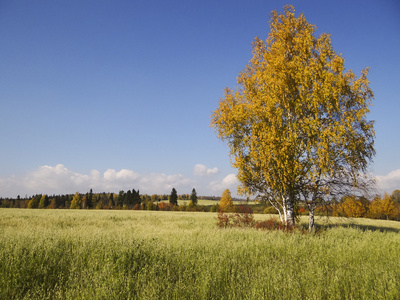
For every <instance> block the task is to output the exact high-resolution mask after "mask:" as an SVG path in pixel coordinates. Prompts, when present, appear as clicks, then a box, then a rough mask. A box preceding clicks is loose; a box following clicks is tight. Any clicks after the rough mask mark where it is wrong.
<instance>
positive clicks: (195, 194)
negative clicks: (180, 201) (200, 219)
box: [190, 188, 197, 206]
mask: <svg viewBox="0 0 400 300" xmlns="http://www.w3.org/2000/svg"><path fill="white" fill-rule="evenodd" d="M190 201H192V204H193V205H194V206H196V205H197V192H196V189H195V188H193V190H192V194H191V195H190Z"/></svg>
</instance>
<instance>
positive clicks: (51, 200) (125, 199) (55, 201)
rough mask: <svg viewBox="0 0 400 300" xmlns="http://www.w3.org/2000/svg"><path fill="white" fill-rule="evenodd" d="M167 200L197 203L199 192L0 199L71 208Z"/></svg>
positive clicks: (130, 206) (131, 205)
mask: <svg viewBox="0 0 400 300" xmlns="http://www.w3.org/2000/svg"><path fill="white" fill-rule="evenodd" d="M165 200H167V201H168V202H169V203H170V204H171V205H172V206H174V205H175V206H177V205H178V200H190V205H191V206H196V205H197V200H198V197H197V192H196V189H194V188H193V190H192V193H191V194H190V195H188V194H184V195H178V193H177V191H176V189H175V188H173V189H172V191H171V194H170V195H157V194H153V195H151V196H150V195H147V194H144V195H140V192H139V190H137V191H136V190H135V189H132V190H128V191H126V192H125V191H123V190H121V191H119V193H118V194H115V193H93V190H92V189H90V191H89V192H88V193H86V194H80V193H78V192H77V193H75V194H73V195H70V194H69V195H57V196H56V195H53V196H50V197H49V196H48V195H42V194H37V195H35V196H33V197H32V198H27V199H21V198H20V197H17V199H0V207H15V208H71V209H81V208H82V209H91V208H96V209H103V208H105V209H112V208H116V209H122V208H125V209H133V208H135V207H136V209H138V208H142V209H143V207H144V208H145V207H146V205H147V204H148V203H150V202H151V203H158V202H160V201H165Z"/></svg>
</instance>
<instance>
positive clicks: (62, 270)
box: [0, 209, 400, 299]
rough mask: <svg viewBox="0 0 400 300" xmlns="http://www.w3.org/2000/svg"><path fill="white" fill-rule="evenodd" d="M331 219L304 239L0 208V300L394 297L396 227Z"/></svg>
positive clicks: (398, 267)
mask: <svg viewBox="0 0 400 300" xmlns="http://www.w3.org/2000/svg"><path fill="white" fill-rule="evenodd" d="M258 217H259V218H267V217H268V216H258ZM332 220H333V221H334V222H331V223H330V224H328V225H329V226H328V225H324V224H322V223H321V224H320V226H322V227H325V228H326V229H325V230H322V231H321V232H320V233H319V234H317V235H303V234H300V233H293V234H288V233H283V232H279V231H273V232H268V231H261V230H255V229H219V228H217V226H216V214H212V213H177V212H173V213H169V212H151V211H150V212H147V211H83V210H81V211H79V210H78V211H73V210H18V209H0V299H360V298H362V299H399V298H400V284H399V282H400V260H399V257H400V234H399V233H398V231H399V230H400V225H399V223H396V222H387V221H382V222H381V221H373V222H372V221H369V220H362V221H360V220H357V221H358V224H353V223H348V224H346V225H345V227H343V226H337V224H340V222H341V220H337V219H332ZM335 222H336V223H335ZM361 222H363V223H361ZM368 222H369V223H368ZM380 229H381V230H380Z"/></svg>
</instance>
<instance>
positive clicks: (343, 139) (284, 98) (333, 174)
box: [211, 6, 375, 226]
mask: <svg viewBox="0 0 400 300" xmlns="http://www.w3.org/2000/svg"><path fill="white" fill-rule="evenodd" d="M271 16H272V17H271V21H270V33H269V35H268V38H267V39H266V41H265V42H264V41H263V40H261V39H259V38H258V37H257V38H255V40H254V42H253V45H252V52H253V57H252V59H251V60H250V62H249V64H248V65H247V66H246V68H245V69H244V70H243V71H242V72H241V73H240V74H239V76H238V77H237V88H236V90H232V89H230V88H226V89H225V93H224V97H223V98H222V99H221V100H220V102H219V106H218V108H217V110H216V111H214V112H213V114H212V116H211V126H212V127H214V129H215V130H216V133H217V135H218V137H219V138H220V139H222V140H224V141H226V142H227V144H228V145H229V148H230V155H231V157H232V165H233V166H234V167H235V168H237V169H238V175H237V177H238V179H239V181H240V183H241V185H240V186H239V191H238V192H239V193H240V194H242V195H251V194H253V195H258V196H259V197H262V198H264V199H267V200H268V201H270V202H271V204H272V205H273V206H274V207H275V208H276V209H277V210H278V211H279V212H280V215H281V220H282V221H284V222H285V223H286V224H287V225H289V226H292V225H294V224H295V206H296V205H297V204H298V203H299V201H308V204H309V208H310V216H311V212H312V213H313V211H314V207H315V205H317V204H318V201H319V199H321V198H323V196H325V195H329V194H330V192H331V191H333V189H334V187H335V186H336V183H343V182H345V183H349V184H350V185H352V186H357V179H358V178H359V177H360V176H361V175H362V174H363V173H365V172H366V170H367V165H368V163H369V161H370V160H372V157H373V155H374V153H375V151H374V147H373V144H374V130H373V122H371V121H368V120H367V119H366V115H367V113H368V112H369V108H368V107H369V106H370V105H371V100H372V98H373V93H372V91H371V89H370V88H369V81H368V79H367V74H368V69H364V70H362V71H361V75H360V77H359V78H357V77H356V76H355V75H354V73H353V72H352V71H351V70H349V71H346V70H345V68H344V59H343V57H342V56H341V55H338V54H336V53H335V51H334V50H333V48H332V45H331V40H330V36H329V35H328V34H321V35H320V36H319V37H315V35H314V33H315V30H316V27H315V26H314V25H312V24H309V23H308V22H307V21H306V18H305V17H304V15H303V14H301V15H300V16H298V17H295V10H294V8H293V7H292V6H286V7H285V8H284V13H283V14H278V13H277V12H276V11H273V12H272V14H271ZM283 219H284V220H283Z"/></svg>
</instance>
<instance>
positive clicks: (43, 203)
mask: <svg viewBox="0 0 400 300" xmlns="http://www.w3.org/2000/svg"><path fill="white" fill-rule="evenodd" d="M48 205H49V197H48V196H47V195H43V196H42V197H41V198H40V201H39V206H38V208H46V207H47V206H48Z"/></svg>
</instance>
